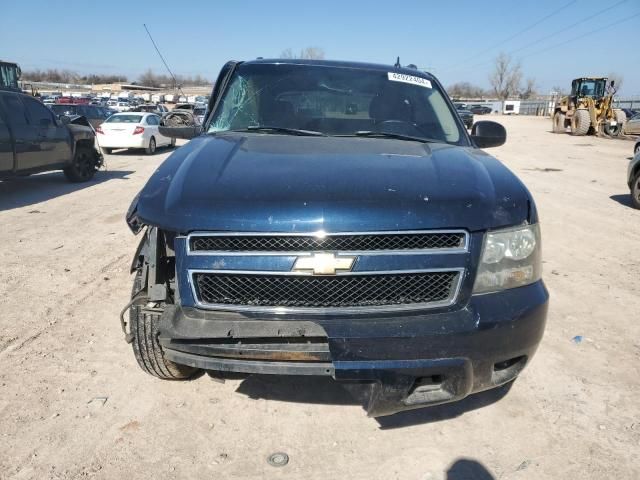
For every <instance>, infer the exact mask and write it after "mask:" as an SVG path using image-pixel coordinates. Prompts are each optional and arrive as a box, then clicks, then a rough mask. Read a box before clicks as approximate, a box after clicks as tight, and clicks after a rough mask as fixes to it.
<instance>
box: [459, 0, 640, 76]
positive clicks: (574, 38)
mask: <svg viewBox="0 0 640 480" xmlns="http://www.w3.org/2000/svg"><path fill="white" fill-rule="evenodd" d="M626 1H628V0H621V1H620V2H618V3H616V4H614V5H612V6H610V7H607V8H605V9H604V10H600V11H598V12H596V13H594V14H593V15H590V16H588V17H586V18H583V19H582V20H579V21H578V22H576V23H573V24H571V25H570V26H568V27H566V28H564V29H563V30H560V31H557V32H554V33H552V34H550V35H547V36H546V37H543V38H541V39H539V40H536V41H535V42H533V43H531V44H529V45H526V46H525V47H521V48H517V49H515V50H511V51H509V52H507V55H513V54H514V53H516V52H520V51H522V50H524V49H525V48H528V47H530V46H531V45H535V44H538V43H540V42H541V41H543V40H546V39H548V38H551V37H553V36H555V35H556V34H558V33H562V32H565V31H567V30H568V29H570V28H573V27H575V26H577V25H579V24H581V23H584V22H585V21H587V20H590V19H592V18H593V17H595V16H597V15H600V14H601V13H602V12H605V11H607V10H611V9H612V8H614V7H617V6H618V5H620V4H622V3H624V2H626ZM638 15H640V13H638V14H636V15H633V16H631V17H627V18H624V19H620V20H618V21H616V22H613V23H610V24H608V25H605V26H604V27H599V28H596V29H595V30H591V31H590V32H587V33H583V34H581V35H578V36H577V37H573V38H570V39H568V40H565V41H563V42H560V43H557V44H554V45H551V46H549V47H545V48H544V49H542V50H537V51H535V52H532V53H528V54H526V55H524V56H522V57H520V58H519V59H522V58H527V57H530V56H533V55H537V54H538V53H542V52H546V51H548V50H552V49H554V48H557V47H560V46H563V45H566V44H567V43H571V42H573V41H575V40H579V39H581V38H584V37H586V36H588V35H592V34H594V33H597V32H600V31H602V30H605V29H607V28H609V27H612V26H614V25H617V24H619V23H622V22H626V21H627V20H630V19H632V18H635V17H637V16H638ZM491 62H493V60H487V61H484V62H480V63H476V64H473V65H470V66H469V68H476V67H481V66H484V65H488V64H490V63H491Z"/></svg>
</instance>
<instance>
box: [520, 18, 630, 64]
mask: <svg viewBox="0 0 640 480" xmlns="http://www.w3.org/2000/svg"><path fill="white" fill-rule="evenodd" d="M636 17H640V12H638V13H636V14H635V15H632V16H630V17H627V18H623V19H620V20H617V21H615V22H612V23H610V24H608V25H605V26H604V27H600V28H596V29H595V30H591V31H590V32H587V33H583V34H582V35H578V36H577V37H573V38H570V39H569V40H566V41H564V42H561V43H556V44H555V45H551V46H550V47H547V48H543V49H542V50H538V51H535V52H533V53H529V54H527V55H524V56H522V57H520V58H527V57H530V56H532V55H537V54H539V53H543V52H546V51H548V50H551V49H553V48H558V47H561V46H563V45H566V44H567V43H571V42H575V41H576V40H579V39H581V38H584V37H587V36H589V35H593V34H594V33H598V32H601V31H602V30H606V29H607V28H611V27H613V26H615V25H619V24H621V23H624V22H628V21H629V20H632V19H634V18H636Z"/></svg>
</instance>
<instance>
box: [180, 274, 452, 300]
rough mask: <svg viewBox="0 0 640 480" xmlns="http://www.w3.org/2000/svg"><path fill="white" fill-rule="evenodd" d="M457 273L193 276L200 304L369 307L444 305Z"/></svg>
mask: <svg viewBox="0 0 640 480" xmlns="http://www.w3.org/2000/svg"><path fill="white" fill-rule="evenodd" d="M457 275H459V273H458V272H424V273H405V274H383V275H345V276H326V277H323V276H298V275H259V274H258V275H253V274H229V273H224V274H218V273H194V274H193V276H194V278H193V280H194V284H195V286H196V295H197V296H198V299H199V300H200V301H201V302H204V303H209V304H222V305H243V306H262V307H302V308H331V307H372V306H384V305H407V304H415V303H430V302H438V301H443V300H447V299H449V298H450V297H451V295H452V294H453V289H454V287H455V284H456V278H457Z"/></svg>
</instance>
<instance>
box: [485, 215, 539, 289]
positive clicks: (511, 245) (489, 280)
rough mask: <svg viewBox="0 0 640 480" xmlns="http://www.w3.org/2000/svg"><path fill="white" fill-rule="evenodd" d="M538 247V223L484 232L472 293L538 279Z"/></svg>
mask: <svg viewBox="0 0 640 480" xmlns="http://www.w3.org/2000/svg"><path fill="white" fill-rule="evenodd" d="M540 247H541V245H540V227H539V226H538V224H535V225H526V226H521V227H515V228H508V229H504V230H496V231H493V232H487V234H486V235H485V238H484V245H483V246H482V255H481V257H480V264H479V265H478V273H477V274H476V281H475V284H474V285H473V293H487V292H496V291H499V290H505V289H507V288H515V287H522V286H523V285H529V284H531V283H533V282H537V281H538V280H540V276H541V274H542V259H541V251H540Z"/></svg>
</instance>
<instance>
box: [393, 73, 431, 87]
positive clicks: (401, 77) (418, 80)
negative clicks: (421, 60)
mask: <svg viewBox="0 0 640 480" xmlns="http://www.w3.org/2000/svg"><path fill="white" fill-rule="evenodd" d="M387 75H388V77H389V80H391V81H392V82H402V83H410V84H411V85H418V86H419V87H425V88H431V82H430V81H429V80H427V79H426V78H422V77H414V76H413V75H405V74H404V73H395V72H387Z"/></svg>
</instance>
